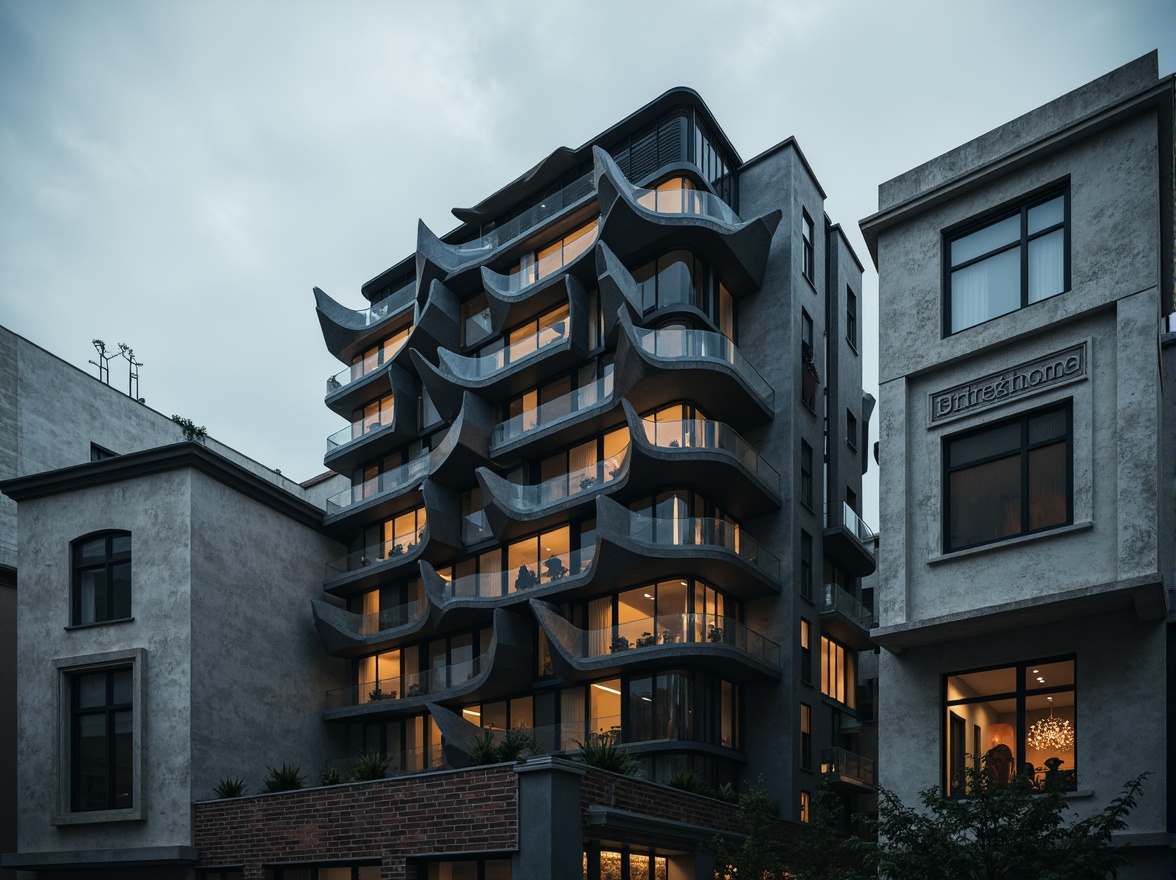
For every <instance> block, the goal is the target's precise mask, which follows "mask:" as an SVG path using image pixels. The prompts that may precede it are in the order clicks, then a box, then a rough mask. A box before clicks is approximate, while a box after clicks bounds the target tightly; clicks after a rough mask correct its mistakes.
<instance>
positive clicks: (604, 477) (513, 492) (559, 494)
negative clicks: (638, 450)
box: [508, 446, 629, 511]
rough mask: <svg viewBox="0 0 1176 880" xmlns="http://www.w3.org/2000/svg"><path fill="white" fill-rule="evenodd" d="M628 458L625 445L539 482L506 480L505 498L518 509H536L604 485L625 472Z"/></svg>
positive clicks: (627, 449) (627, 450) (627, 448)
mask: <svg viewBox="0 0 1176 880" xmlns="http://www.w3.org/2000/svg"><path fill="white" fill-rule="evenodd" d="M628 459H629V447H628V446H626V447H625V450H624V452H622V453H620V454H619V455H613V456H610V457H609V458H606V459H603V460H601V461H597V462H594V463H593V464H590V465H588V466H587V467H582V468H576V469H575V470H571V471H568V472H567V473H566V474H560V475H559V476H558V477H552V478H551V479H549V480H544V481H543V482H542V483H533V484H531V485H520V484H518V483H510V484H509V485H510V493H509V495H508V499H509V501H510V503H511V504H512V505H513V506H514V507H515V508H516V509H518V510H525V511H533V510H540V509H542V508H544V507H548V506H550V505H552V504H556V503H558V502H560V501H564V500H566V499H568V498H571V497H572V496H574V495H578V494H580V493H581V492H588V491H591V490H593V489H599V488H601V487H603V486H607V485H608V484H609V483H612V482H613V481H615V480H617V479H618V478H619V477H620V476H621V474H623V473H624V472H625V465H626V463H627V462H628Z"/></svg>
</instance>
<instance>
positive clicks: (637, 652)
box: [531, 599, 780, 681]
mask: <svg viewBox="0 0 1176 880" xmlns="http://www.w3.org/2000/svg"><path fill="white" fill-rule="evenodd" d="M531 609H532V611H534V613H535V617H536V619H537V620H538V621H539V625H540V626H542V627H543V629H544V631H545V632H546V633H547V637H548V641H549V643H550V644H551V645H552V646H553V647H554V648H555V649H556V651H558V653H559V655H560V657H561V658H562V660H563V661H564V662H565V663H566V664H567V666H568V667H570V669H564V670H556V671H557V672H558V673H559V674H561V675H563V676H564V677H565V678H573V679H574V678H586V677H591V676H596V675H603V674H614V673H620V672H621V670H623V669H625V668H626V667H628V666H631V665H633V664H643V663H649V662H650V661H657V662H673V663H689V662H695V663H698V664H700V665H705V666H706V668H707V669H709V670H711V671H713V672H716V673H718V674H720V675H723V676H725V677H728V678H736V679H738V680H741V681H754V680H763V679H765V678H779V677H780V646H779V645H778V644H776V643H775V642H773V641H772V640H771V639H768V638H765V637H764V636H762V635H760V634H759V633H757V632H755V631H754V630H752V629H750V628H748V627H746V626H744V625H743V624H742V623H740V622H738V621H736V620H734V619H732V618H729V617H716V616H714V615H707V614H660V615H658V616H656V617H645V618H638V619H635V620H629V621H625V622H623V623H617V624H614V625H612V626H608V627H604V628H600V629H579V628H577V627H575V626H573V625H572V624H570V623H569V622H568V621H566V620H565V619H564V618H563V617H561V616H560V615H559V613H558V612H557V611H556V609H555V607H554V606H552V605H549V604H547V603H546V602H542V601H540V600H538V599H532V600H531Z"/></svg>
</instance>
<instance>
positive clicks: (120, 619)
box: [64, 617, 135, 632]
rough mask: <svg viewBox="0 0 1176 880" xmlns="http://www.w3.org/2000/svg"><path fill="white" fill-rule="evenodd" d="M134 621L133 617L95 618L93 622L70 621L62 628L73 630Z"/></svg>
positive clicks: (67, 630)
mask: <svg viewBox="0 0 1176 880" xmlns="http://www.w3.org/2000/svg"><path fill="white" fill-rule="evenodd" d="M134 622H135V618H133V617H118V618H115V619H114V620H95V621H94V622H93V623H71V624H70V625H69V626H66V627H64V629H65V631H66V632H73V631H74V630H78V629H93V628H94V627H96V626H111V625H112V624H118V623H134Z"/></svg>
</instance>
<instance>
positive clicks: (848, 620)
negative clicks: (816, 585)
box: [821, 584, 875, 651]
mask: <svg viewBox="0 0 1176 880" xmlns="http://www.w3.org/2000/svg"><path fill="white" fill-rule="evenodd" d="M872 623H873V615H872V614H871V613H870V610H869V609H868V608H866V606H864V605H863V604H862V603H861V602H859V601H858V600H857V599H855V598H854V597H853V596H851V595H850V594H849V593H847V592H846V591H845V590H843V589H842V588H841V587H840V586H839V585H838V584H825V585H824V586H823V587H822V588H821V630H822V631H823V632H826V633H828V634H829V635H831V636H833V637H834V638H836V639H837V640H838V641H840V642H843V643H845V644H846V645H848V646H849V647H851V648H853V649H854V650H855V651H867V650H870V649H872V648H874V647H875V646H874V643H873V642H872V641H870V625H871V624H872Z"/></svg>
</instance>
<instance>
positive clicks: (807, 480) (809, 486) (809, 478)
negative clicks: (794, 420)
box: [800, 440, 813, 510]
mask: <svg viewBox="0 0 1176 880" xmlns="http://www.w3.org/2000/svg"><path fill="white" fill-rule="evenodd" d="M800 503H801V504H803V505H804V506H805V507H807V508H808V509H809V510H812V509H813V448H812V447H811V446H810V445H809V444H808V441H807V440H801V441H800Z"/></svg>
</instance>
